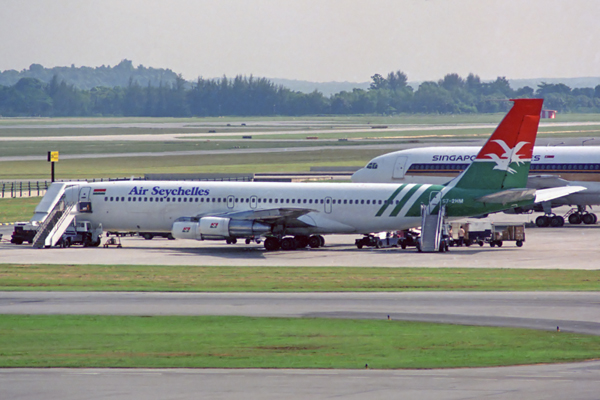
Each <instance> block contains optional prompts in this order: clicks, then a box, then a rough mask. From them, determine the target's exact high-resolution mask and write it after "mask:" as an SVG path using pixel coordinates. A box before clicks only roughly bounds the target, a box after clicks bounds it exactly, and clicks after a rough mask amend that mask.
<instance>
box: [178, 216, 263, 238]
mask: <svg viewBox="0 0 600 400" xmlns="http://www.w3.org/2000/svg"><path fill="white" fill-rule="evenodd" d="M270 232H271V227H270V226H269V225H267V224H263V223H261V222H256V221H253V220H245V219H231V218H222V217H202V218H197V217H191V218H190V217H183V218H179V219H177V220H176V221H175V222H174V223H173V228H172V230H171V234H172V235H173V237H174V238H176V239H196V240H222V239H226V238H238V237H249V236H261V235H264V234H266V233H270Z"/></svg>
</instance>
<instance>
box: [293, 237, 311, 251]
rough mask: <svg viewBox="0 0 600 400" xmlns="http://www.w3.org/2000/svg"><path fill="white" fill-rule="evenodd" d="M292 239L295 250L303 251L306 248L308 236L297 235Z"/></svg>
mask: <svg viewBox="0 0 600 400" xmlns="http://www.w3.org/2000/svg"><path fill="white" fill-rule="evenodd" d="M294 239H296V248H298V249H303V248H305V247H306V246H308V236H305V235H298V236H294Z"/></svg>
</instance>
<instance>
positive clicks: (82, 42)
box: [0, 0, 600, 82]
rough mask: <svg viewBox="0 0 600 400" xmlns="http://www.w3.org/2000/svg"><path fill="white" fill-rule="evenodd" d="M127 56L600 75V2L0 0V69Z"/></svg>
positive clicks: (344, 77)
mask: <svg viewBox="0 0 600 400" xmlns="http://www.w3.org/2000/svg"><path fill="white" fill-rule="evenodd" d="M125 58H126V59H129V60H132V61H133V63H134V65H135V66H137V65H139V64H143V65H145V66H152V67H156V68H170V69H172V70H174V71H175V72H179V73H182V74H183V76H184V78H186V79H195V78H197V77H198V76H203V77H205V78H213V77H220V76H222V75H224V74H226V75H228V76H233V75H237V74H243V75H250V74H253V75H255V76H259V77H268V78H288V79H300V80H311V81H322V82H323V81H353V82H364V81H368V80H370V76H371V75H373V74H374V73H381V74H387V73H388V72H390V71H395V70H402V71H404V72H405V73H406V74H407V75H408V78H409V80H410V81H417V80H437V79H440V78H442V77H443V76H444V75H445V74H447V73H451V72H456V73H458V74H460V75H462V76H466V75H467V74H468V73H469V72H473V73H476V74H478V75H479V76H480V77H481V78H482V79H493V78H496V77H497V76H506V77H507V78H509V79H518V78H567V77H588V76H600V1H599V0H389V1H388V0H369V1H365V0H212V1H205V0H164V1H161V0H0V70H6V69H16V70H21V69H25V68H28V67H29V65H30V64H32V63H38V64H42V65H44V66H46V67H54V66H64V65H71V64H75V65H76V66H83V65H85V66H100V65H103V64H105V65H111V66H113V65H115V64H117V63H119V61H121V60H122V59H125Z"/></svg>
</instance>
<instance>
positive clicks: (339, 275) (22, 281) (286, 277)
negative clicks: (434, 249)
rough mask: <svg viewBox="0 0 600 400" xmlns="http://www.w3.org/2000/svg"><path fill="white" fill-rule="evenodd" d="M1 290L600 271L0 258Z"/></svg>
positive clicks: (530, 285) (521, 281)
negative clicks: (19, 261) (87, 262)
mask: <svg viewBox="0 0 600 400" xmlns="http://www.w3.org/2000/svg"><path fill="white" fill-rule="evenodd" d="M0 290H58V291H167V292H172V291H187V292H341V291H348V292H352V291H373V292H378V291H420V290H442V291H447V290H461V291H507V290H512V291H598V290H600V270H595V271H583V270H527V269H476V268H377V267H370V268H359V267H252V268H249V267H205V266H203V267H194V266H149V265H44V264H40V265H38V264H35V265H15V264H0Z"/></svg>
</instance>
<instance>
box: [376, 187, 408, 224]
mask: <svg viewBox="0 0 600 400" xmlns="http://www.w3.org/2000/svg"><path fill="white" fill-rule="evenodd" d="M405 187H406V184H402V185H400V186H399V187H398V189H396V190H395V191H394V193H392V195H391V196H390V198H389V199H387V201H386V202H385V203H383V206H381V208H380V209H379V211H377V214H375V216H376V217H381V216H382V215H383V213H384V212H385V210H386V209H387V208H388V206H389V205H390V204H392V203H393V202H394V199H395V198H396V196H398V193H400V191H401V190H402V189H404V188H405Z"/></svg>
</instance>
